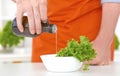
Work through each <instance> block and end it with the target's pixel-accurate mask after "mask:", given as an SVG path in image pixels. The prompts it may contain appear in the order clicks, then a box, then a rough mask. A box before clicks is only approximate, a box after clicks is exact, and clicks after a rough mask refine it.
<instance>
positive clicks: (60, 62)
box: [40, 54, 82, 72]
mask: <svg viewBox="0 0 120 76" xmlns="http://www.w3.org/2000/svg"><path fill="white" fill-rule="evenodd" d="M40 57H41V59H42V61H43V64H44V66H45V67H46V69H47V70H48V71H51V72H73V71H78V70H79V69H80V67H81V66H82V62H80V61H78V60H77V59H76V58H74V57H56V54H47V55H41V56H40Z"/></svg>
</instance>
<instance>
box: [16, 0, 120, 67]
mask: <svg viewBox="0 0 120 76" xmlns="http://www.w3.org/2000/svg"><path fill="white" fill-rule="evenodd" d="M16 3H17V24H18V28H19V30H20V31H21V32H23V31H24V30H23V27H22V16H23V14H24V13H27V16H28V21H29V29H30V32H31V34H35V33H37V34H40V35H39V36H38V37H35V38H33V43H32V62H41V59H40V57H39V56H40V55H43V54H51V53H56V52H57V51H58V50H59V49H60V48H64V47H65V46H66V44H67V41H68V40H71V39H72V38H75V39H77V40H78V39H79V36H80V35H84V36H87V37H88V38H89V39H90V41H91V42H92V43H93V48H94V49H95V50H96V52H97V57H96V58H95V59H94V60H93V61H91V62H90V64H93V65H94V64H96V65H107V64H109V63H110V62H111V61H113V57H114V56H113V55H114V51H113V50H114V47H113V46H114V40H113V38H114V31H115V28H116V23H117V20H118V17H119V15H120V0H101V1H100V0H16ZM47 19H48V20H49V23H51V24H56V25H57V40H56V34H49V33H41V21H42V22H46V20H47ZM56 41H57V44H56ZM56 45H57V51H56Z"/></svg>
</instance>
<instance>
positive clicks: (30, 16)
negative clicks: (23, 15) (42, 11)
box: [27, 7, 35, 34]
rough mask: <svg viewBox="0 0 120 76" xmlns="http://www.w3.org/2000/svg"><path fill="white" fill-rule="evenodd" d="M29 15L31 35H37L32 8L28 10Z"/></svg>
mask: <svg viewBox="0 0 120 76" xmlns="http://www.w3.org/2000/svg"><path fill="white" fill-rule="evenodd" d="M27 15H28V22H29V30H30V33H31V34H35V20H34V13H33V9H32V7H29V8H28V11H27Z"/></svg>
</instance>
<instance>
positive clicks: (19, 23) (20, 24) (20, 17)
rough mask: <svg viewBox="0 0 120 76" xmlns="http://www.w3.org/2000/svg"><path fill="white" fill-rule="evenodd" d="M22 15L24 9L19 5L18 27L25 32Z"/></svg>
mask: <svg viewBox="0 0 120 76" xmlns="http://www.w3.org/2000/svg"><path fill="white" fill-rule="evenodd" d="M22 16H23V10H22V9H21V8H20V5H18V6H17V16H16V19H17V27H18V29H19V31H20V32H23V31H24V29H23V25H22Z"/></svg>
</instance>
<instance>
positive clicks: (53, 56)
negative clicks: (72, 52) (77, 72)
mask: <svg viewBox="0 0 120 76" xmlns="http://www.w3.org/2000/svg"><path fill="white" fill-rule="evenodd" d="M50 55H51V57H56V58H74V57H73V56H64V57H62V56H61V57H59V56H55V55H56V54H44V55H40V57H45V56H50ZM52 55H53V56H52Z"/></svg>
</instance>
